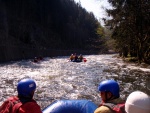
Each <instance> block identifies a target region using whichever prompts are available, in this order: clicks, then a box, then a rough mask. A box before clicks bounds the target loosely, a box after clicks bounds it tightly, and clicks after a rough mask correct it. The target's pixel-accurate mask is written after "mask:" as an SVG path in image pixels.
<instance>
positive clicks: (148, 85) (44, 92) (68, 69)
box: [0, 54, 150, 109]
mask: <svg viewBox="0 0 150 113" xmlns="http://www.w3.org/2000/svg"><path fill="white" fill-rule="evenodd" d="M84 57H85V58H86V59H87V62H81V63H76V62H69V61H68V58H69V56H63V57H53V58H50V57H46V58H44V60H43V61H40V62H39V63H33V62H31V59H29V60H22V61H12V62H8V63H3V64H0V105H1V104H2V102H3V101H4V100H6V98H7V97H9V96H11V95H17V91H16V84H17V81H18V80H20V79H21V78H24V77H31V78H33V79H35V81H36V83H37V89H36V92H35V95H34V99H35V100H37V102H38V104H39V105H40V106H41V108H42V109H43V108H44V107H46V106H48V105H49V104H50V103H51V102H53V101H55V100H58V99H88V100H91V101H93V102H94V103H96V104H97V105H98V104H99V103H100V101H101V99H100V97H99V94H98V91H97V86H98V84H99V83H100V82H101V81H102V80H106V79H114V80H116V81H118V83H119V85H120V94H121V98H123V99H126V97H127V96H128V94H129V93H131V92H132V91H135V90H140V91H144V92H145V93H147V94H148V95H150V66H149V65H146V64H140V65H138V64H133V63H127V62H126V63H125V62H123V60H122V59H120V58H117V57H116V54H112V55H107V54H106V55H86V56H84Z"/></svg>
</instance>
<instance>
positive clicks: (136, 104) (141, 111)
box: [125, 91, 150, 113]
mask: <svg viewBox="0 0 150 113" xmlns="http://www.w3.org/2000/svg"><path fill="white" fill-rule="evenodd" d="M125 111H126V112H127V113H150V96H148V95H147V94H146V93H144V92H141V91H134V92H132V93H131V94H130V95H129V96H128V97H127V100H126V102H125Z"/></svg>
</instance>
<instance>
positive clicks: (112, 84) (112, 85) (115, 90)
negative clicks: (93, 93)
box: [98, 80, 120, 98]
mask: <svg viewBox="0 0 150 113" xmlns="http://www.w3.org/2000/svg"><path fill="white" fill-rule="evenodd" d="M98 90H99V91H101V92H102V91H104V92H111V93H112V94H113V96H115V97H116V98H119V97H120V94H119V90H120V88H119V85H118V83H117V82H116V81H114V80H105V81H102V82H101V83H100V84H99V86H98Z"/></svg>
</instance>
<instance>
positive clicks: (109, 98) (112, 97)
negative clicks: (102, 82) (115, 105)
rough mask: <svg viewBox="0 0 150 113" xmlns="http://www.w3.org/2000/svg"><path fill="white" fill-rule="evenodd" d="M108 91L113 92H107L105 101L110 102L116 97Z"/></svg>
mask: <svg viewBox="0 0 150 113" xmlns="http://www.w3.org/2000/svg"><path fill="white" fill-rule="evenodd" d="M108 93H111V92H105V98H106V100H105V101H106V102H108V101H110V100H112V99H114V96H113V95H112V93H111V97H108Z"/></svg>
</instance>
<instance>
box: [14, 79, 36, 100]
mask: <svg viewBox="0 0 150 113" xmlns="http://www.w3.org/2000/svg"><path fill="white" fill-rule="evenodd" d="M35 89H36V83H35V81H34V80H33V79H31V78H25V79H22V80H21V81H19V82H18V85H17V91H18V96H23V97H27V98H32V97H33V94H34V93H33V92H34V91H35Z"/></svg>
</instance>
